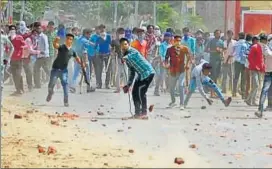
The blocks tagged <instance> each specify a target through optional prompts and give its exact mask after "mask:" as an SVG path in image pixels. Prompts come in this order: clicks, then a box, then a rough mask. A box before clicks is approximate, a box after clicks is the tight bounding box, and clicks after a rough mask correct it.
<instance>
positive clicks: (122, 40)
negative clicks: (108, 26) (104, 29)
mask: <svg viewBox="0 0 272 169" xmlns="http://www.w3.org/2000/svg"><path fill="white" fill-rule="evenodd" d="M123 42H127V43H129V40H128V39H127V38H121V39H120V40H119V43H120V44H121V43H123Z"/></svg>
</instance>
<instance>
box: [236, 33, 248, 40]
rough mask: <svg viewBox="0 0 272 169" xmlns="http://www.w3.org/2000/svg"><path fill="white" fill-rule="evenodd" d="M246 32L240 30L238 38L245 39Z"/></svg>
mask: <svg viewBox="0 0 272 169" xmlns="http://www.w3.org/2000/svg"><path fill="white" fill-rule="evenodd" d="M245 36H246V35H245V33H244V32H240V33H239V34H238V38H239V39H245Z"/></svg>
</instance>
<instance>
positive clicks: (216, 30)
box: [213, 29, 221, 34]
mask: <svg viewBox="0 0 272 169" xmlns="http://www.w3.org/2000/svg"><path fill="white" fill-rule="evenodd" d="M218 31H219V32H220V33H221V30H219V29H215V31H214V32H213V33H214V34H215V33H216V32H218Z"/></svg>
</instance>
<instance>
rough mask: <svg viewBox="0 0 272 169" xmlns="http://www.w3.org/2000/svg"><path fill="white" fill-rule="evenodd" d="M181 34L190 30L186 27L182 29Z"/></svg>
mask: <svg viewBox="0 0 272 169" xmlns="http://www.w3.org/2000/svg"><path fill="white" fill-rule="evenodd" d="M182 32H190V29H189V28H188V27H184V28H183V29H182Z"/></svg>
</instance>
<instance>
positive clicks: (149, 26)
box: [146, 25, 154, 29]
mask: <svg viewBox="0 0 272 169" xmlns="http://www.w3.org/2000/svg"><path fill="white" fill-rule="evenodd" d="M151 27H152V28H153V29H154V25H147V27H146V29H150V28H151Z"/></svg>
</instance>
